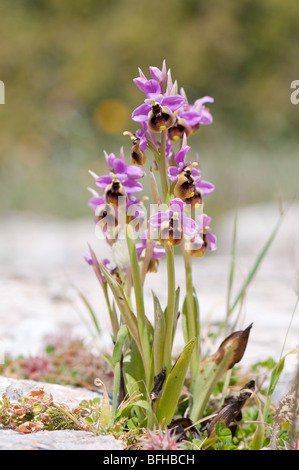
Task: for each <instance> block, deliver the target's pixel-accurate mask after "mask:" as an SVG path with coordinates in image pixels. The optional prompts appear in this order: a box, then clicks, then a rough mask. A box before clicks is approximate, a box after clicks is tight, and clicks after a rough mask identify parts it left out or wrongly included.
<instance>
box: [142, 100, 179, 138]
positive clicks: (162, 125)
mask: <svg viewBox="0 0 299 470" xmlns="http://www.w3.org/2000/svg"><path fill="white" fill-rule="evenodd" d="M174 123H175V115H174V114H173V112H172V111H171V110H170V109H169V108H168V106H161V105H160V104H159V103H155V104H153V106H152V109H151V111H150V112H149V115H148V127H149V129H150V130H151V131H152V132H161V131H162V130H165V129H169V128H170V127H172V126H173V125H174Z"/></svg>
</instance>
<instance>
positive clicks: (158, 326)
mask: <svg viewBox="0 0 299 470" xmlns="http://www.w3.org/2000/svg"><path fill="white" fill-rule="evenodd" d="M152 295H153V300H154V315H155V323H154V341H153V356H154V369H155V375H157V374H158V373H159V372H160V370H161V369H162V367H163V360H164V359H163V358H164V338H165V331H166V330H165V328H166V325H165V315H164V312H163V310H162V307H161V305H160V302H159V299H158V297H157V296H156V294H155V293H154V292H152Z"/></svg>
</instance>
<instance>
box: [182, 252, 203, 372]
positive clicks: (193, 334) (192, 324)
mask: <svg viewBox="0 0 299 470" xmlns="http://www.w3.org/2000/svg"><path fill="white" fill-rule="evenodd" d="M182 250H183V256H184V264H185V278H186V304H187V322H188V334H189V338H188V340H189V341H191V340H192V339H193V338H196V339H195V345H194V349H193V352H192V356H191V361H190V368H191V377H192V379H195V377H196V374H197V373H198V368H199V338H198V331H197V327H196V325H197V318H196V311H195V308H194V296H193V281H192V265H191V257H190V256H189V255H188V253H187V252H186V250H185V249H184V246H183V247H182Z"/></svg>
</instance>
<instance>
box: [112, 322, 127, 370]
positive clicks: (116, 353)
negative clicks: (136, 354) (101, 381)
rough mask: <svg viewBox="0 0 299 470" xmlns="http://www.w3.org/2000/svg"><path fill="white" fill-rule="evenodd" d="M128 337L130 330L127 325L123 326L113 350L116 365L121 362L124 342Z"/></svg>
mask: <svg viewBox="0 0 299 470" xmlns="http://www.w3.org/2000/svg"><path fill="white" fill-rule="evenodd" d="M127 336H128V328H127V326H126V325H122V326H121V327H120V329H119V331H118V334H117V340H116V343H115V345H114V348H113V353H112V360H113V363H114V364H116V363H117V362H119V361H120V358H121V355H122V349H123V345H124V342H125V341H126V338H127Z"/></svg>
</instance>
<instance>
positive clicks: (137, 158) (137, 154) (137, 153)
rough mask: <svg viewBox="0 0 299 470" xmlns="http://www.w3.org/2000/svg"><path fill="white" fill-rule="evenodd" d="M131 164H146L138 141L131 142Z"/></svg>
mask: <svg viewBox="0 0 299 470" xmlns="http://www.w3.org/2000/svg"><path fill="white" fill-rule="evenodd" d="M131 159H132V163H133V164H134V163H136V164H137V165H141V166H143V165H145V163H146V153H145V152H144V151H143V150H141V149H140V147H139V139H136V140H135V141H134V142H133V147H132V153H131Z"/></svg>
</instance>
